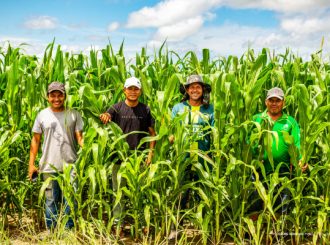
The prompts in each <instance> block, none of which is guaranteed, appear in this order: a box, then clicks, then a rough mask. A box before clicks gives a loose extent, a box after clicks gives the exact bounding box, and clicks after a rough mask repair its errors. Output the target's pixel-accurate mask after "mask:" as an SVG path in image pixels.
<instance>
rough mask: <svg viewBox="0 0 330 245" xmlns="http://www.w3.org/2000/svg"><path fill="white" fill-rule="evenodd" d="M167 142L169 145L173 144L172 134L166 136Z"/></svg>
mask: <svg viewBox="0 0 330 245" xmlns="http://www.w3.org/2000/svg"><path fill="white" fill-rule="evenodd" d="M168 141H169V142H170V144H173V142H174V135H173V134H171V135H170V136H168Z"/></svg>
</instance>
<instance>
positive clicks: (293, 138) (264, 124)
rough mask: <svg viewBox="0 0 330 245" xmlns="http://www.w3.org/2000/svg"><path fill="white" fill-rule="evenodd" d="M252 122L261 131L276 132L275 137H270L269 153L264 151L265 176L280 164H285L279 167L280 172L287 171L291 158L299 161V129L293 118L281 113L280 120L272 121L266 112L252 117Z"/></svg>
mask: <svg viewBox="0 0 330 245" xmlns="http://www.w3.org/2000/svg"><path fill="white" fill-rule="evenodd" d="M253 121H255V122H257V123H259V124H260V126H261V128H262V129H266V130H269V131H273V132H277V137H276V134H275V135H274V134H272V136H271V137H270V143H271V144H272V147H271V153H269V152H267V149H265V151H264V154H263V161H264V166H265V170H266V173H267V174H268V173H271V172H273V171H274V170H275V169H276V166H277V165H278V164H279V163H281V162H283V163H285V164H284V165H283V167H281V169H280V172H283V170H284V171H285V170H288V168H289V166H290V163H291V162H292V159H291V157H296V158H297V159H296V160H299V159H300V153H299V150H300V129H299V125H298V123H297V121H296V120H295V119H294V118H293V117H291V116H289V115H287V114H285V113H283V115H282V116H281V117H280V118H278V119H277V120H276V121H274V120H272V119H271V117H270V116H269V115H268V114H267V110H266V111H264V112H263V113H259V114H257V115H255V116H253ZM268 135H269V134H268ZM271 157H273V162H274V170H273V168H272V164H271V161H270V158H271ZM290 160H291V161H290Z"/></svg>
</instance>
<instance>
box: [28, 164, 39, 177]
mask: <svg viewBox="0 0 330 245" xmlns="http://www.w3.org/2000/svg"><path fill="white" fill-rule="evenodd" d="M38 172H39V170H38V169H37V168H36V166H34V165H30V166H29V179H30V180H32V175H33V173H38Z"/></svg>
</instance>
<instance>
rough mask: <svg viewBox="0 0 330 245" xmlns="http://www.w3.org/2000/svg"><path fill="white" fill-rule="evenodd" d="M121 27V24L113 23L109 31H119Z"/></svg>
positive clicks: (109, 26)
mask: <svg viewBox="0 0 330 245" xmlns="http://www.w3.org/2000/svg"><path fill="white" fill-rule="evenodd" d="M119 26H120V24H119V22H112V23H110V24H109V25H108V28H107V30H108V32H113V31H115V30H117V29H118V28H119Z"/></svg>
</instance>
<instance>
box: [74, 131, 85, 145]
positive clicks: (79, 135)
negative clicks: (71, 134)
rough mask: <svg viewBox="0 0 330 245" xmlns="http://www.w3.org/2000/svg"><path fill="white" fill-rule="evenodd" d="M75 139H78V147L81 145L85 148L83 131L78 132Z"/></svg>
mask: <svg viewBox="0 0 330 245" xmlns="http://www.w3.org/2000/svg"><path fill="white" fill-rule="evenodd" d="M75 137H76V140H77V142H78V145H80V147H83V145H84V137H83V132H82V131H76V132H75Z"/></svg>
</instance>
